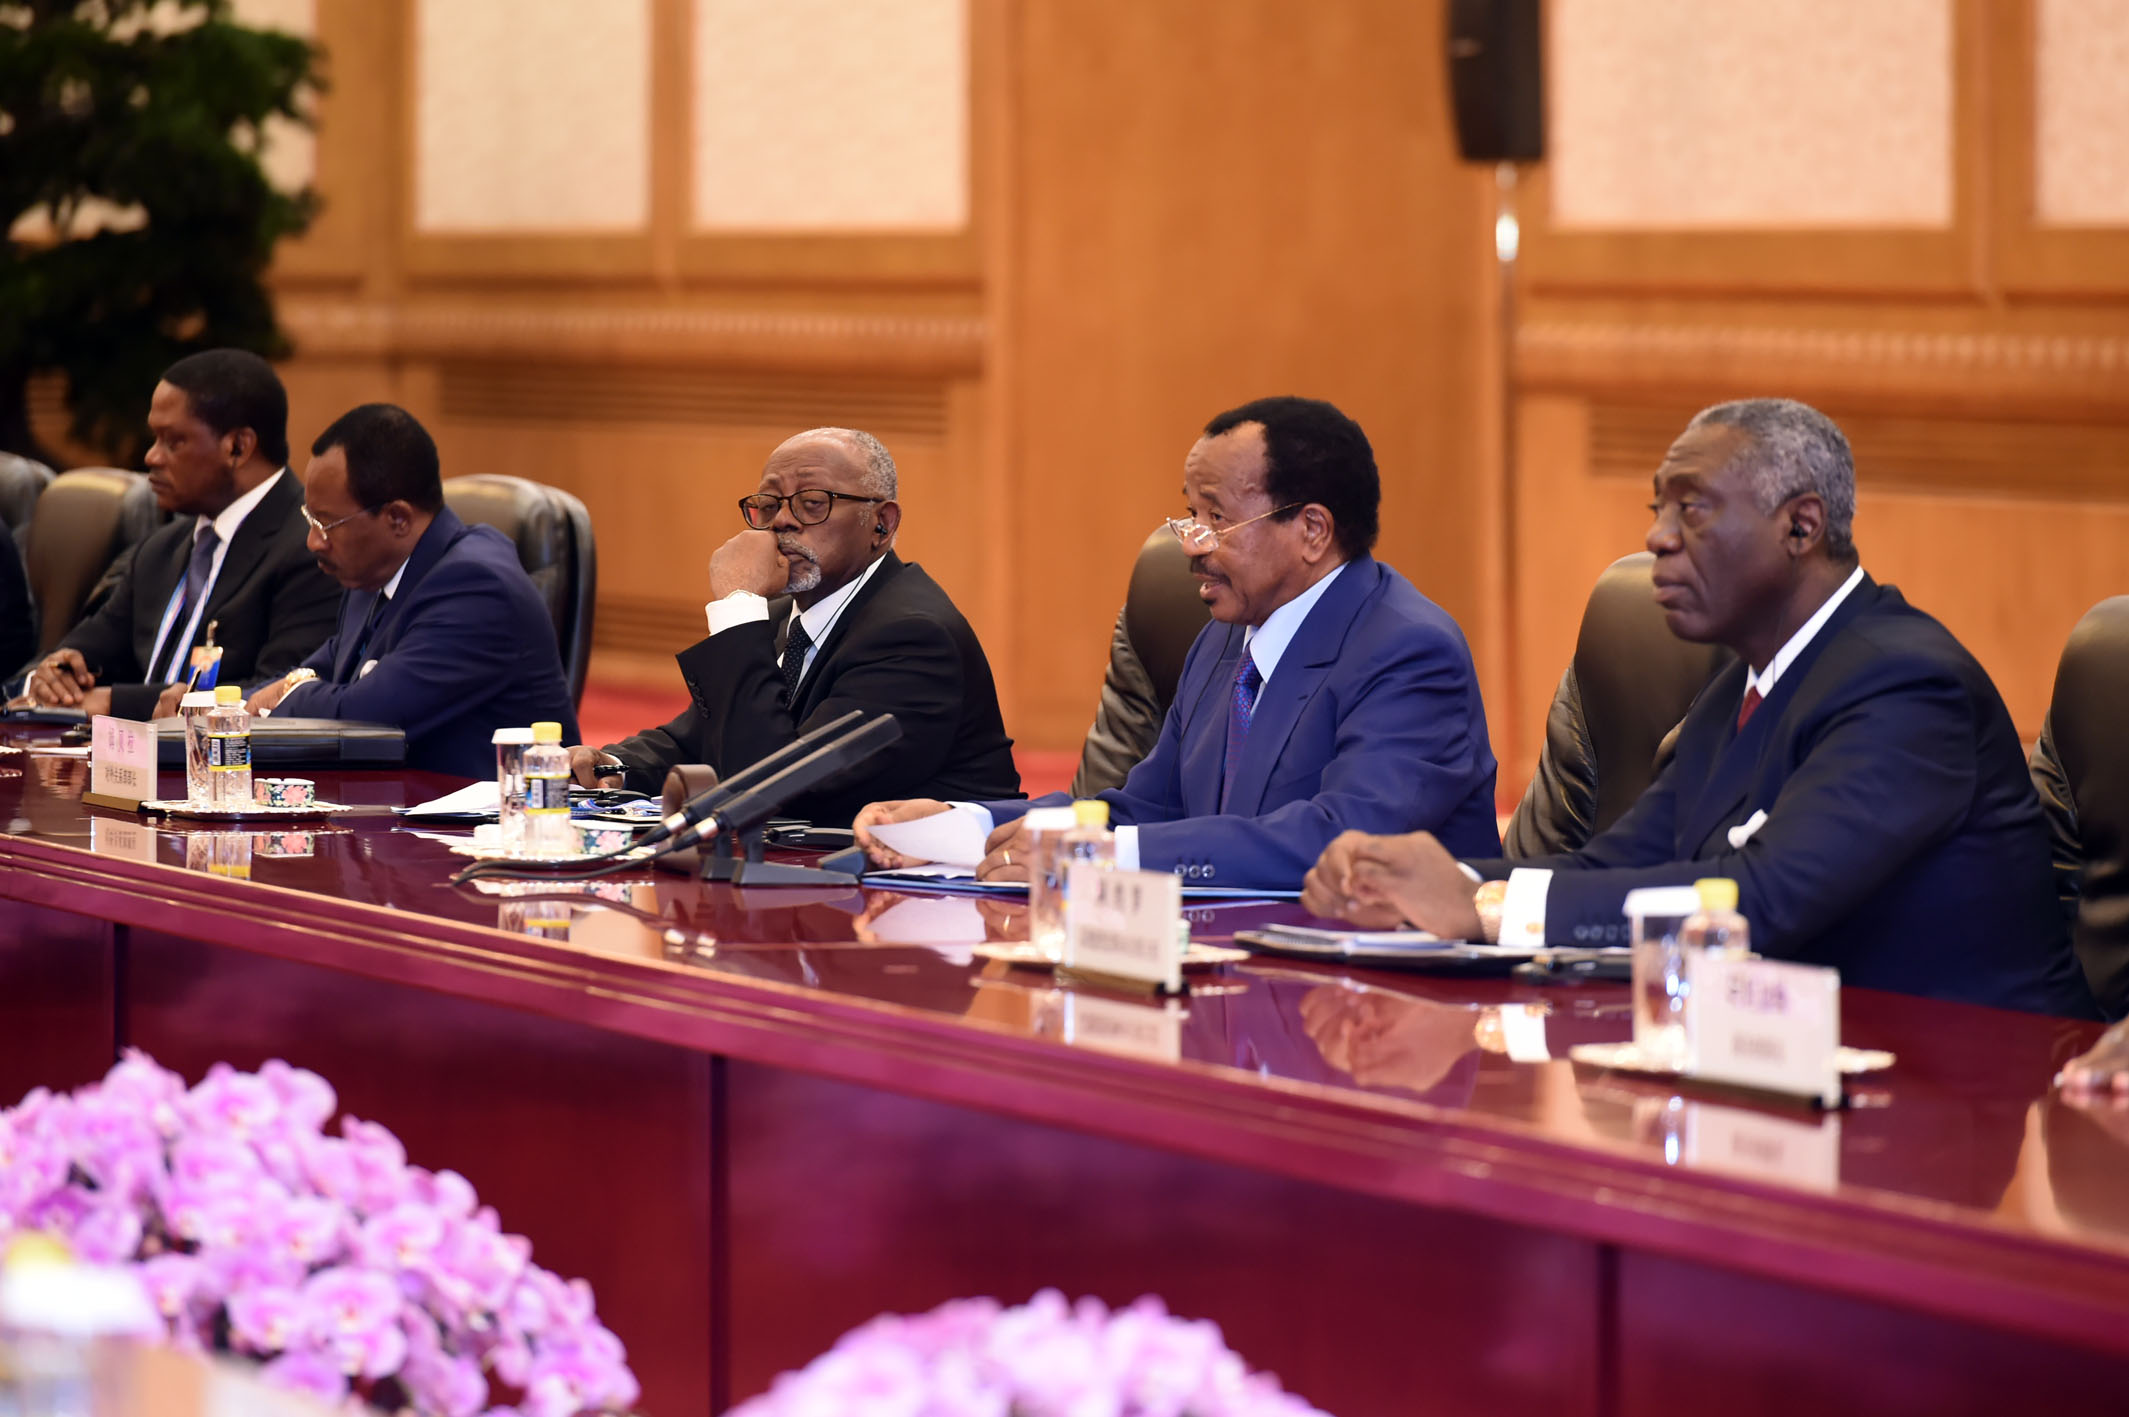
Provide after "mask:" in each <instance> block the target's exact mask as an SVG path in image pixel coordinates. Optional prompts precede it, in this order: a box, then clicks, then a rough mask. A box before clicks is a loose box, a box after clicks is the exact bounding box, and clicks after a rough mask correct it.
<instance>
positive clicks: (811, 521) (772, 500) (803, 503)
mask: <svg viewBox="0 0 2129 1417" xmlns="http://www.w3.org/2000/svg"><path fill="white" fill-rule="evenodd" d="M886 500H887V499H886V498H885V497H858V496H853V495H852V494H850V493H848V492H826V491H823V490H821V489H820V488H818V487H809V488H807V489H806V490H805V491H803V492H793V493H792V494H791V495H790V496H788V497H777V496H772V495H771V494H769V493H767V492H757V493H755V494H754V495H753V496H751V497H742V498H740V499H739V514H740V515H741V516H743V517H745V518H746V519H747V525H748V526H750V527H753V528H754V529H755V530H756V531H767V530H768V529H769V528H770V527H772V526H774V525H775V524H776V513H777V510H778V509H779V508H781V507H784V506H786V505H789V507H790V508H791V520H793V521H795V522H797V523H798V524H799V525H800V526H819V525H820V524H821V523H822V522H824V521H826V520H828V514H829V513H830V512H832V511H834V510H835V504H836V503H837V502H884V501H886Z"/></svg>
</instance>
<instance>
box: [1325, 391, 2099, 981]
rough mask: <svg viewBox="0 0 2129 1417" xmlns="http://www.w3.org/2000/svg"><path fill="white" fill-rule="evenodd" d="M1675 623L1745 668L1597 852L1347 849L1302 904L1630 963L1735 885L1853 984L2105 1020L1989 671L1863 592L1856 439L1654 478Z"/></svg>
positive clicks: (1752, 434) (1768, 409) (1829, 440)
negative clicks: (1516, 854) (1655, 915)
mask: <svg viewBox="0 0 2129 1417" xmlns="http://www.w3.org/2000/svg"><path fill="white" fill-rule="evenodd" d="M1650 510H1652V511H1653V512H1654V513H1655V522H1654V524H1653V525H1652V526H1651V527H1650V528H1649V533H1648V549H1649V550H1650V552H1652V553H1653V554H1654V556H1655V558H1656V563H1655V569H1654V581H1655V588H1656V591H1655V594H1656V602H1657V604H1658V605H1660V606H1661V607H1662V608H1663V611H1664V618H1665V620H1666V621H1667V622H1668V624H1669V625H1670V628H1671V632H1672V633H1673V634H1675V635H1677V636H1679V637H1680V638H1681V639H1686V640H1693V641H1696V642H1700V643H1714V644H1719V645H1723V646H1725V647H1727V648H1729V649H1730V650H1733V651H1735V653H1736V655H1737V658H1738V660H1739V662H1738V663H1736V664H1733V665H1732V666H1730V667H1729V668H1728V669H1726V670H1724V671H1722V672H1721V673H1719V674H1717V675H1716V676H1715V677H1714V678H1713V679H1712V680H1710V681H1709V683H1708V685H1707V687H1706V688H1705V689H1703V690H1702V691H1701V693H1700V696H1699V698H1698V699H1696V700H1695V701H1694V704H1693V707H1692V708H1691V709H1690V710H1689V711H1688V712H1687V714H1686V717H1685V721H1684V722H1683V723H1682V724H1681V725H1680V726H1679V731H1678V747H1677V752H1676V754H1675V756H1674V757H1673V758H1672V760H1671V762H1670V764H1669V765H1668V766H1667V767H1666V768H1664V770H1663V771H1662V773H1661V774H1660V775H1659V776H1658V777H1657V779H1656V781H1655V782H1654V783H1653V784H1651V785H1650V787H1649V788H1648V790H1647V791H1646V792H1644V793H1643V794H1642V795H1641V797H1640V799H1639V800H1638V801H1637V802H1635V804H1634V805H1633V806H1632V807H1631V808H1630V809H1628V811H1627V813H1626V815H1625V816H1623V817H1621V818H1620V819H1619V820H1618V821H1617V822H1616V823H1615V824H1613V826H1612V827H1611V828H1610V829H1609V830H1607V831H1605V832H1603V833H1602V834H1601V835H1599V836H1597V837H1596V838H1595V839H1594V840H1592V841H1591V842H1589V844H1588V845H1587V846H1585V847H1583V848H1582V849H1581V850H1580V851H1576V852H1573V853H1570V854H1566V855H1560V856H1553V857H1546V858H1541V859H1538V860H1536V861H1527V862H1510V861H1473V862H1470V863H1468V864H1466V865H1465V866H1461V867H1460V866H1459V865H1458V863H1457V862H1456V861H1454V860H1453V859H1451V857H1450V856H1449V854H1448V852H1446V851H1445V850H1443V849H1442V847H1441V845H1440V843H1439V842H1437V841H1435V840H1434V838H1433V837H1431V836H1429V835H1428V834H1426V833H1424V832H1416V833H1413V834H1411V835H1409V836H1399V837H1368V836H1361V835H1359V834H1357V833H1347V834H1346V835H1345V836H1342V837H1340V838H1338V839H1337V840H1336V841H1334V842H1333V843H1332V844H1331V845H1330V847H1329V848H1328V849H1326V850H1325V852H1324V853H1323V856H1322V858H1321V859H1320V860H1319V861H1318V862H1317V863H1316V866H1315V869H1314V870H1312V871H1310V872H1309V875H1308V880H1307V883H1306V893H1305V895H1304V896H1303V904H1304V905H1306V906H1307V907H1308V908H1309V909H1310V910H1312V911H1314V912H1315V913H1316V914H1318V915H1323V916H1330V917H1341V918H1345V919H1349V920H1353V921H1356V922H1358V923H1361V924H1365V925H1368V926H1374V927H1384V926H1391V925H1395V924H1398V923H1400V922H1406V923H1410V924H1413V925H1418V926H1422V927H1424V928H1426V929H1430V930H1433V931H1436V932H1437V933H1439V934H1441V935H1444V936H1446V937H1449V938H1452V939H1454V938H1466V939H1479V938H1484V939H1488V940H1497V941H1500V942H1503V943H1512V944H1513V943H1529V944H1538V943H1545V944H1555V945H1569V946H1572V945H1610V944H1624V943H1626V938H1627V927H1626V921H1625V918H1624V914H1623V905H1624V901H1625V897H1626V893H1627V892H1628V891H1630V890H1633V889H1635V888H1637V887H1641V886H1675V885H1690V884H1691V883H1692V882H1693V881H1695V880H1696V879H1699V878H1702V877H1709V876H1715V877H1727V878H1729V879H1730V880H1733V881H1735V882H1736V883H1737V886H1738V897H1739V909H1740V910H1741V911H1742V912H1743V913H1744V915H1745V917H1746V919H1747V920H1749V921H1750V922H1751V927H1752V945H1753V948H1755V949H1756V950H1758V951H1759V952H1760V953H1762V954H1765V955H1769V956H1772V957H1774V958H1778V959H1791V960H1799V961H1803V962H1805V963H1810V964H1822V965H1832V966H1834V967H1836V968H1838V969H1839V970H1840V971H1841V978H1842V982H1843V983H1845V984H1848V985H1850V986H1855V987H1862V988H1871V989H1894V990H1899V991H1902V992H1905V993H1910V994H1925V995H1931V996H1934V997H1938V998H1947V999H1959V1000H1964V1001H1966V1002H1969V1003H1977V1004H1989V1005H1994V1006H1996V1007H1999V1008H2016V1009H2026V1010H2030V1011H2034V1012H2039V1013H2053V1014H2066V1015H2074V1016H2078V1017H2087V1018H2089V1017H2092V1016H2094V1014H2095V1005H2094V1003H2093V1000H2092V996H2091V993H2090V991H2089V989H2088V988H2087V987H2086V985H2085V982H2084V978H2083V974H2082V971H2081V970H2080V969H2079V968H2078V965H2077V961H2076V959H2075V957H2074V956H2073V954H2072V953H2071V949H2070V943H2069V939H2068V936H2067V934H2066V932H2065V930H2064V928H2063V921H2062V916H2061V913H2060V911H2059V910H2058V908H2057V906H2056V903H2055V897H2054V887H2053V884H2052V882H2051V880H2050V876H2049V858H2048V841H2047V834H2046V828H2045V826H2044V824H2043V822H2042V819H2041V815H2040V805H2039V799H2038V798H2037V797H2036V796H2035V794H2034V790H2033V785H2032V781H2031V779H2030V778H2029V777H2028V775H2027V773H2026V769H2025V755H2024V753H2023V751H2022V745H2021V744H2020V742H2019V739H2018V734H2017V732H2016V730H2015V729H2014V728H2013V727H2012V725H2011V718H2010V714H2009V713H2008V712H2007V711H2006V710H2005V708H2004V706H2003V699H2002V698H2001V696H1999V695H1998V694H1997V692H1996V688H1995V686H1994V685H1993V684H1991V683H1990V682H1989V677H1988V675H1987V674H1986V673H1985V672H1983V670H1982V668H1981V666H1980V665H1979V664H1978V663H1976V662H1975V660H1974V658H1973V656H1972V655H1970V654H1968V653H1967V652H1966V650H1965V649H1964V648H1963V647H1962V646H1961V645H1960V644H1959V642H1958V641H1957V640H1956V639H1954V638H1953V637H1952V635H1951V633H1950V632H1949V631H1947V630H1946V629H1945V628H1944V627H1943V626H1942V625H1940V624H1938V623H1937V621H1935V620H1934V619H1931V618H1930V617H1929V616H1928V615H1925V614H1923V613H1922V612H1921V611H1919V610H1916V609H1914V608H1913V607H1911V606H1909V605H1908V604H1907V602H1906V601H1905V600H1904V599H1903V598H1902V597H1901V595H1900V593H1899V592H1898V591H1897V590H1894V589H1893V588H1892V587H1890V586H1881V585H1878V584H1877V583H1876V582H1874V581H1873V580H1871V578H1870V577H1869V576H1867V575H1865V574H1864V572H1863V568H1862V565H1861V563H1860V561H1859V559H1858V557H1857V554H1856V549H1855V542H1854V539H1853V535H1852V527H1853V521H1854V516H1855V468H1854V463H1853V461H1852V459H1851V456H1850V453H1849V450H1848V440H1847V439H1846V438H1844V437H1843V436H1842V435H1841V431H1840V430H1839V429H1838V428H1836V427H1835V426H1834V425H1833V423H1832V422H1831V420H1829V419H1827V418H1826V416H1825V415H1824V414H1821V413H1819V412H1818V411H1817V410H1815V409H1811V408H1807V407H1805V406H1804V405H1803V404H1800V403H1794V402H1791V401H1789V400H1786V399H1751V400H1746V401H1743V402H1738V403H1726V404H1720V405H1717V406H1716V407H1714V408H1710V409H1708V410H1706V411H1704V412H1703V413H1701V414H1700V415H1699V416H1698V417H1696V418H1694V419H1693V421H1692V423H1691V424H1689V425H1688V426H1687V428H1686V430H1685V432H1684V433H1682V434H1681V435H1679V438H1678V440H1677V441H1676V442H1675V443H1673V444H1672V445H1671V449H1670V452H1669V454H1668V455H1667V456H1666V457H1665V458H1664V460H1663V464H1662V466H1661V467H1659V468H1658V469H1657V471H1656V476H1655V501H1654V502H1653V503H1652V504H1651V508H1650Z"/></svg>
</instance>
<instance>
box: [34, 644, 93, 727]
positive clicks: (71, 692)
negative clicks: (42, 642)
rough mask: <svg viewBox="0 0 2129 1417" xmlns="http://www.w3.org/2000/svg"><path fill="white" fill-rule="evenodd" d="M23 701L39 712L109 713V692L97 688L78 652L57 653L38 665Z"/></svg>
mask: <svg viewBox="0 0 2129 1417" xmlns="http://www.w3.org/2000/svg"><path fill="white" fill-rule="evenodd" d="M22 701H23V702H25V703H27V704H30V705H34V706H36V707H38V708H78V709H80V710H81V711H82V712H83V713H86V714H90V715H95V714H99V713H109V712H110V711H111V691H110V690H109V689H99V688H97V687H96V675H95V673H94V672H93V671H91V670H90V668H89V665H88V661H86V660H84V659H83V658H82V657H81V651H80V650H78V649H56V650H53V651H52V652H51V653H50V654H48V655H46V656H45V657H44V658H43V659H42V660H40V661H38V664H37V667H36V668H35V669H33V670H31V671H30V681H29V683H28V684H27V685H26V686H24V689H23V694H22Z"/></svg>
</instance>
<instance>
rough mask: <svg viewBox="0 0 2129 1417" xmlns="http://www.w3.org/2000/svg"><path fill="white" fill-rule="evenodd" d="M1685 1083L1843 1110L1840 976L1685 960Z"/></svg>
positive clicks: (1705, 955)
mask: <svg viewBox="0 0 2129 1417" xmlns="http://www.w3.org/2000/svg"><path fill="white" fill-rule="evenodd" d="M1686 979H1687V981H1688V987H1689V988H1691V990H1692V994H1691V998H1692V1000H1693V1006H1692V1007H1691V1008H1690V1009H1688V1010H1687V1011H1686V1067H1685V1071H1686V1073H1687V1074H1688V1075H1689V1076H1692V1077H1698V1078H1706V1079H1707V1080H1708V1081H1710V1082H1727V1083H1735V1084H1737V1085H1739V1086H1742V1087H1757V1088H1762V1089H1764V1090H1766V1091H1768V1092H1780V1093H1786V1094H1788V1095H1789V1096H1792V1097H1809V1098H1812V1099H1814V1100H1816V1101H1818V1102H1819V1103H1821V1104H1823V1105H1824V1106H1827V1107H1838V1106H1840V1105H1841V1066H1840V1056H1839V1055H1840V1046H1841V975H1840V971H1838V970H1834V969H1826V968H1822V967H1820V966H1818V965H1811V964H1784V963H1781V962H1779V961H1776V960H1771V959H1734V958H1731V957H1729V956H1727V955H1721V954H1715V953H1712V952H1708V951H1693V952H1689V953H1688V954H1687V956H1686Z"/></svg>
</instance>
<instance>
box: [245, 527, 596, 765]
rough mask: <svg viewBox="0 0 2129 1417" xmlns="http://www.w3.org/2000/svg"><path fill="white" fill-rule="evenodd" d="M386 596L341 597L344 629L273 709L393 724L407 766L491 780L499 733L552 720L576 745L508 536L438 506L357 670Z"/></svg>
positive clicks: (545, 623)
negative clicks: (363, 639) (375, 610)
mask: <svg viewBox="0 0 2129 1417" xmlns="http://www.w3.org/2000/svg"><path fill="white" fill-rule="evenodd" d="M379 593H380V592H378V591H373V590H358V591H350V592H348V593H347V594H346V595H344V596H342V597H341V601H340V623H339V627H338V629H337V630H336V631H335V632H334V634H333V637H332V638H331V639H329V640H327V641H326V642H325V644H324V646H323V647H321V648H320V649H319V650H318V652H317V653H316V654H313V655H312V656H311V657H310V658H309V659H307V660H305V661H304V664H305V665H306V666H308V667H309V668H311V669H314V670H316V671H317V672H318V675H319V677H318V678H317V679H316V680H314V681H312V682H311V683H308V684H298V685H297V686H296V687H295V688H294V689H293V690H291V691H290V692H289V694H288V695H287V697H285V698H283V699H282V700H281V706H280V707H279V708H278V709H276V710H275V712H276V713H286V714H288V715H290V716H291V717H301V718H341V719H347V720H349V721H351V722H361V723H389V724H394V725H396V726H397V727H399V728H400V729H401V730H402V731H404V732H405V733H406V735H407V765H408V766H409V767H417V768H427V769H429V770H430V771H432V772H447V773H455V774H457V775H458V776H460V777H488V776H490V775H491V774H493V773H494V771H495V747H494V745H493V743H492V741H491V739H492V735H493V734H494V732H495V730H496V729H498V728H523V727H525V726H526V725H528V724H533V723H538V722H541V721H542V720H544V719H553V720H554V721H555V722H557V723H559V724H561V725H562V741H563V742H565V743H574V742H576V741H577V738H578V736H579V735H578V733H577V715H576V709H575V707H574V706H573V705H572V704H571V703H570V699H569V684H568V682H567V681H566V680H565V679H564V678H563V677H562V656H561V653H560V651H559V650H557V649H556V648H555V640H554V621H552V620H551V619H549V618H548V615H547V607H546V606H545V605H543V604H542V603H541V602H540V594H539V592H538V591H537V590H535V589H534V588H533V584H532V579H531V577H529V576H527V575H526V574H525V568H524V567H523V566H522V565H521V564H520V563H519V562H518V559H517V548H516V547H514V546H512V545H511V544H510V542H509V540H508V539H507V538H506V537H504V536H503V534H502V533H501V532H499V531H497V530H495V529H494V528H493V527H485V526H475V527H469V526H467V525H466V524H465V523H464V522H462V521H460V520H459V519H458V516H457V514H456V513H454V512H453V511H452V510H451V509H450V508H449V507H444V508H442V509H440V510H439V511H438V512H437V513H436V519H435V520H434V521H432V522H430V523H429V529H428V530H427V531H425V532H423V533H422V534H421V540H419V541H417V542H415V543H414V552H413V554H412V555H410V556H409V557H407V566H406V574H405V575H404V576H402V577H400V581H399V589H398V591H397V593H395V594H394V595H393V596H392V598H391V600H390V601H388V602H387V603H386V605H385V609H384V613H383V614H382V615H381V616H379V617H378V621H377V624H376V626H375V628H373V629H372V630H371V631H370V639H369V644H368V645H367V647H365V648H364V649H363V651H362V659H361V661H360V662H359V663H358V662H357V661H356V658H355V650H356V641H357V639H358V638H359V637H360V636H361V634H362V627H363V625H364V624H365V623H366V622H367V621H368V619H369V614H370V607H371V605H373V604H375V603H376V600H377V596H378V595H379ZM372 661H375V664H374V667H373V668H371V669H370V670H369V672H368V673H364V672H363V665H365V664H369V663H371V662H372Z"/></svg>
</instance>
